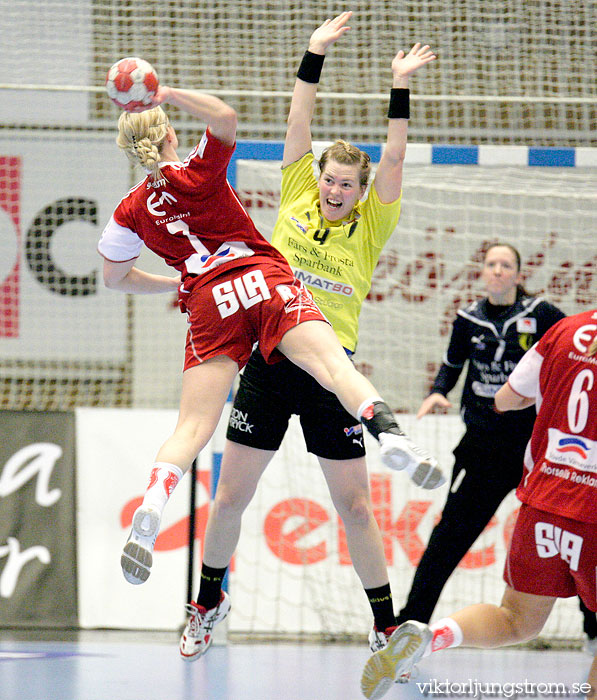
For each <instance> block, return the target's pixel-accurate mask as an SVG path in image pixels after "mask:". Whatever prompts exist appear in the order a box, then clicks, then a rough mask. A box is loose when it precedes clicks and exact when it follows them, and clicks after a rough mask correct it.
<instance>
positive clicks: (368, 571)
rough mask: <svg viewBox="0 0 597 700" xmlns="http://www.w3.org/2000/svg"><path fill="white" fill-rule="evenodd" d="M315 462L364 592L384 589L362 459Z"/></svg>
mask: <svg viewBox="0 0 597 700" xmlns="http://www.w3.org/2000/svg"><path fill="white" fill-rule="evenodd" d="M318 459H319V463H320V465H321V468H322V470H323V473H324V476H325V479H326V481H327V484H328V487H329V489H330V495H331V497H332V501H333V502H334V506H335V507H336V510H337V511H338V514H339V516H340V517H341V518H342V522H343V523H344V528H345V530H346V542H347V544H348V551H349V552H350V558H351V559H352V563H353V566H354V569H355V571H356V573H357V575H358V577H359V578H360V579H361V583H362V584H363V588H378V587H379V586H383V585H385V584H386V583H388V569H387V564H386V560H385V553H384V548H383V541H382V538H381V533H380V531H379V526H378V525H377V522H376V520H375V518H374V516H373V507H372V505H371V496H370V494H369V480H368V475H367V463H366V461H365V458H364V457H359V458H356V459H347V460H332V459H324V458H323V457H319V458H318Z"/></svg>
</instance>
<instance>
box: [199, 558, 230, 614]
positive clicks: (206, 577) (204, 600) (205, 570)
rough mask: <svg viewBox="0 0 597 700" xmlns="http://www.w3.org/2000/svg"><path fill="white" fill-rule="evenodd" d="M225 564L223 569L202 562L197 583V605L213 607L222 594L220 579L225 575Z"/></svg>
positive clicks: (208, 608)
mask: <svg viewBox="0 0 597 700" xmlns="http://www.w3.org/2000/svg"><path fill="white" fill-rule="evenodd" d="M227 568H228V567H227V566H225V567H224V568H223V569H212V567H211V566H207V564H203V566H202V567H201V583H200V584H199V595H198V596H197V605H202V606H203V607H204V608H205V609H206V610H211V609H212V608H215V607H216V605H217V604H218V603H219V602H220V598H221V596H222V581H223V580H224V576H225V575H226V569H227Z"/></svg>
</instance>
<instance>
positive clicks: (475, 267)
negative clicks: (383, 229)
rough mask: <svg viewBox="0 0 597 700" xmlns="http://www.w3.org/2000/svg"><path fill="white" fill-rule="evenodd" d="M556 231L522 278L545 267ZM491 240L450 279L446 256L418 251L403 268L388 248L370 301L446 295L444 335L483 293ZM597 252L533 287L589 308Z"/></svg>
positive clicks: (439, 233) (422, 299) (421, 299)
mask: <svg viewBox="0 0 597 700" xmlns="http://www.w3.org/2000/svg"><path fill="white" fill-rule="evenodd" d="M454 233H455V229H454V228H452V227H447V228H446V229H444V230H443V231H437V230H435V229H428V230H427V234H428V236H427V238H429V236H430V235H432V236H433V239H434V240H435V239H437V237H438V236H446V237H447V236H451V235H452V234H454ZM557 242H558V234H557V232H555V231H548V232H546V234H545V237H544V239H543V240H542V241H541V247H540V249H539V250H538V251H536V252H535V253H532V254H531V255H529V256H528V258H527V260H526V262H525V265H524V270H523V273H522V282H523V283H526V282H527V281H528V280H529V279H530V278H532V276H533V274H534V273H535V272H536V271H537V270H539V269H540V268H542V267H544V266H545V264H546V262H547V260H548V257H547V256H546V251H549V250H550V249H552V248H555V247H556V244H557ZM490 243H491V241H490V240H484V241H481V243H480V244H479V246H478V247H477V249H476V250H475V251H474V252H473V254H472V255H471V257H470V259H469V260H467V261H465V262H464V263H463V265H462V267H460V268H459V269H458V270H456V272H455V273H453V274H452V275H451V276H450V277H448V276H446V263H445V262H444V259H443V255H442V254H441V253H436V252H434V251H430V250H426V251H422V252H421V253H418V254H417V256H416V257H415V259H414V260H412V259H409V260H407V261H405V264H404V266H403V267H402V268H400V267H399V261H400V258H399V255H398V253H397V252H396V251H394V250H392V249H387V250H386V251H385V252H384V253H382V255H381V256H380V258H379V262H378V265H377V267H376V269H375V274H374V276H373V281H372V284H371V290H370V292H369V294H368V295H367V300H368V301H372V302H384V301H387V300H389V299H391V298H392V297H393V296H395V295H400V297H401V298H402V299H403V300H405V301H406V302H408V303H411V304H422V303H425V302H426V301H428V300H429V299H430V298H437V297H438V295H439V296H440V297H441V298H445V300H446V306H445V308H444V309H443V312H442V314H441V320H440V335H442V336H444V335H447V334H449V333H450V331H451V328H452V322H453V320H454V316H455V314H456V311H457V310H458V309H459V308H461V307H463V306H466V305H467V304H469V303H471V302H472V301H473V300H474V299H477V298H478V297H479V290H478V279H479V276H480V274H481V263H482V261H483V257H484V255H485V251H486V250H487V248H488V246H489V245H490ZM596 263H597V256H595V255H593V256H592V258H591V259H589V260H587V261H584V262H578V263H574V262H572V261H571V260H566V261H564V262H562V263H560V265H559V266H558V268H556V270H555V271H554V272H553V273H552V274H551V277H550V279H549V281H548V283H547V287H546V290H542V289H537V288H535V287H533V292H534V293H537V294H540V293H543V291H546V292H547V293H548V294H549V296H550V301H553V302H554V303H556V304H557V303H561V302H562V300H563V299H564V298H568V297H569V296H571V295H573V296H574V302H575V303H576V304H578V305H579V306H590V305H591V304H592V303H593V300H594V298H595V292H594V285H595V279H596V278H597V275H596V274H595V272H594V270H595V266H596Z"/></svg>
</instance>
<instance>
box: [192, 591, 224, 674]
mask: <svg viewBox="0 0 597 700" xmlns="http://www.w3.org/2000/svg"><path fill="white" fill-rule="evenodd" d="M230 607H231V605H230V596H229V595H228V594H227V593H224V591H222V597H221V598H220V602H219V603H218V604H217V605H216V607H215V608H210V609H209V610H206V609H205V608H204V607H203V606H202V605H197V603H193V602H191V603H189V604H188V605H186V606H185V609H186V611H187V612H188V613H189V615H190V617H189V620H188V622H187V626H186V627H185V628H184V632H183V633H182V636H181V638H180V645H179V648H180V655H181V656H182V658H183V659H184V660H185V661H195V659H198V658H199V657H200V656H203V654H205V652H206V651H207V650H208V649H209V647H210V646H211V643H212V638H213V628H214V627H215V626H216V625H217V624H218V622H222V620H223V619H224V618H225V617H226V615H228V613H229V612H230Z"/></svg>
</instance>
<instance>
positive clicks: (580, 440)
mask: <svg viewBox="0 0 597 700" xmlns="http://www.w3.org/2000/svg"><path fill="white" fill-rule="evenodd" d="M545 457H546V459H548V460H549V461H550V462H552V463H554V464H565V465H566V466H567V467H574V468H575V469H579V470H581V471H584V472H593V473H597V443H596V442H595V441H594V440H589V439H588V438H585V437H581V436H579V435H569V434H567V433H563V432H562V431H561V430H557V429H556V428H549V430H548V443H547V450H546V451H545Z"/></svg>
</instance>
